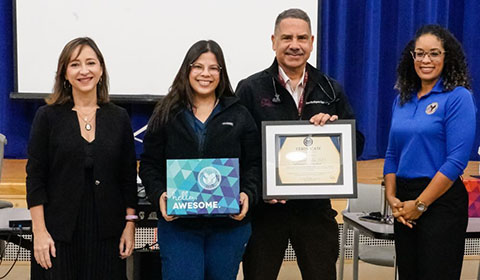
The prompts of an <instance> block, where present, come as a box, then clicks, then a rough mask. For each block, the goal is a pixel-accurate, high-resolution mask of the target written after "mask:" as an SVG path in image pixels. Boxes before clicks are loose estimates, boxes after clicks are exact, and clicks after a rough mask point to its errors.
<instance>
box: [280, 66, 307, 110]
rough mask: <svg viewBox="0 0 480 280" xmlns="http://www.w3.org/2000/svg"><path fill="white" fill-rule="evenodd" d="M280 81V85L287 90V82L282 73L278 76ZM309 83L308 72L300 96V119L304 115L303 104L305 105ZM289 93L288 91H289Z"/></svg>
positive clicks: (304, 77)
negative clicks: (305, 95)
mask: <svg viewBox="0 0 480 280" xmlns="http://www.w3.org/2000/svg"><path fill="white" fill-rule="evenodd" d="M278 80H279V81H280V84H281V85H282V86H283V87H284V88H285V89H287V82H285V80H284V79H283V78H282V75H280V73H279V74H278ZM307 82H308V72H307V71H305V75H304V76H303V83H302V84H303V89H302V93H301V94H300V99H299V100H298V116H299V117H300V116H301V115H302V110H303V104H304V93H305V89H306V88H307ZM287 91H288V89H287Z"/></svg>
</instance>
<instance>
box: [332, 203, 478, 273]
mask: <svg viewBox="0 0 480 280" xmlns="http://www.w3.org/2000/svg"><path fill="white" fill-rule="evenodd" d="M361 216H365V213H358V212H345V211H344V212H343V221H344V229H346V227H345V225H346V224H348V226H350V227H352V228H356V229H358V230H359V232H360V233H361V234H362V235H365V236H368V237H371V238H376V239H386V240H393V238H394V232H393V225H390V224H380V223H374V222H368V221H363V220H360V217H361ZM344 235H345V238H343V237H342V242H345V241H344V240H346V230H344ZM465 238H480V218H477V217H471V218H468V226H467V231H466V233H465ZM340 245H341V246H342V248H341V251H340V267H339V270H340V271H339V279H343V268H344V264H345V249H344V247H343V246H344V244H340ZM358 245H359V238H358V237H357V238H354V240H353V246H352V251H353V258H354V259H357V258H358ZM354 265H355V263H354ZM356 265H357V267H356V269H357V271H358V263H357V264H356ZM354 269H355V267H354ZM477 279H479V280H480V267H479V271H478V278H477ZM354 280H357V279H354Z"/></svg>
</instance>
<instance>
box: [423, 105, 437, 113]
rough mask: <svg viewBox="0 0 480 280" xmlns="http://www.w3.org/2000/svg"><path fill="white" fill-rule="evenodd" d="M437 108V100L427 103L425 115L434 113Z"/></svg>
mask: <svg viewBox="0 0 480 280" xmlns="http://www.w3.org/2000/svg"><path fill="white" fill-rule="evenodd" d="M437 109H438V103H437V102H433V103H430V104H428V105H427V108H426V109H425V113H426V114H427V115H431V114H433V113H435V111H437Z"/></svg>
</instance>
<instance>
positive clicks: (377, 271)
mask: <svg viewBox="0 0 480 280" xmlns="http://www.w3.org/2000/svg"><path fill="white" fill-rule="evenodd" d="M479 262H480V260H479V259H478V258H473V257H469V258H468V259H465V261H464V262H463V270H462V278H461V279H462V280H474V279H477V278H476V277H477V270H478V266H479ZM11 264H12V262H10V261H9V262H3V263H2V265H1V266H0V276H3V275H4V274H5V272H6V271H7V270H8V269H9V268H10V266H11ZM29 270H30V264H29V263H28V262H20V263H17V264H16V265H15V267H14V268H13V269H12V271H11V272H10V274H9V275H8V276H7V277H6V278H5V279H11V280H28V279H30V276H29V275H30V273H29ZM240 279H243V276H242V272H241V271H240V272H239V274H238V277H237V280H240ZM300 279H301V276H300V271H299V270H298V267H297V264H296V262H284V263H283V265H282V269H281V270H280V275H279V277H278V280H300ZM351 279H352V264H351V262H348V261H347V263H346V266H345V277H344V280H351ZM385 279H387V280H388V279H393V268H390V267H380V266H374V265H370V264H365V263H362V262H360V274H359V280H385Z"/></svg>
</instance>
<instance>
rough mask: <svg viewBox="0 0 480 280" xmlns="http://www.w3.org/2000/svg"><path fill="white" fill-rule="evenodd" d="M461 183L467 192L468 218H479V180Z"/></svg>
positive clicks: (472, 179)
mask: <svg viewBox="0 0 480 280" xmlns="http://www.w3.org/2000/svg"><path fill="white" fill-rule="evenodd" d="M463 183H464V184H465V188H466V189H467V191H468V216H469V217H480V179H475V178H468V179H464V180H463Z"/></svg>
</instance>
